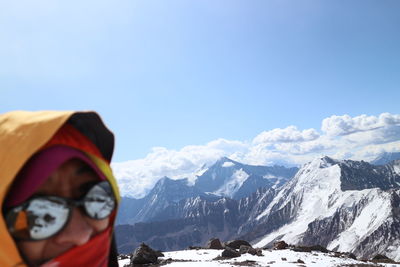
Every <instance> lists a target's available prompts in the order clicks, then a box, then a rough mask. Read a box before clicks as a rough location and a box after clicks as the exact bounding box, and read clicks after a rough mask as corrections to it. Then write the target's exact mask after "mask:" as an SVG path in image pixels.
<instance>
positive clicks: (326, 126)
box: [321, 113, 400, 136]
mask: <svg viewBox="0 0 400 267" xmlns="http://www.w3.org/2000/svg"><path fill="white" fill-rule="evenodd" d="M394 125H400V115H398V114H395V115H392V114H390V113H382V114H381V115H379V116H378V117H376V116H367V115H361V116H357V117H354V118H352V117H350V116H349V115H343V116H336V115H333V116H331V117H329V118H326V119H324V120H323V121H322V127H321V129H322V131H324V132H326V134H327V135H330V136H343V135H348V134H352V133H356V132H364V131H371V130H375V129H379V128H382V127H385V126H394Z"/></svg>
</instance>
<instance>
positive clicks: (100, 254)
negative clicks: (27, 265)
mask: <svg viewBox="0 0 400 267" xmlns="http://www.w3.org/2000/svg"><path fill="white" fill-rule="evenodd" d="M111 232H112V227H108V228H107V229H106V230H105V231H104V232H101V233H100V234H98V235H96V236H95V237H93V238H92V239H91V240H90V241H89V242H87V243H85V244H84V245H82V246H78V247H75V248H72V249H70V250H69V251H67V252H66V253H64V254H62V255H60V256H58V257H56V258H55V259H53V260H51V261H49V262H47V263H45V264H43V265H41V267H78V266H93V267H107V266H108V255H109V251H110V243H111V242H110V239H111V238H110V236H111Z"/></svg>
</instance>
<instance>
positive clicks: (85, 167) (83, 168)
mask: <svg viewBox="0 0 400 267" xmlns="http://www.w3.org/2000/svg"><path fill="white" fill-rule="evenodd" d="M88 172H91V173H94V174H96V172H95V171H94V170H93V168H92V167H90V166H89V165H87V164H82V165H81V166H79V168H78V169H77V170H76V172H75V174H84V173H88Z"/></svg>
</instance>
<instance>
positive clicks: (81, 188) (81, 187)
mask: <svg viewBox="0 0 400 267" xmlns="http://www.w3.org/2000/svg"><path fill="white" fill-rule="evenodd" d="M98 182H99V181H89V182H86V183H83V184H81V185H79V187H78V190H79V191H80V192H81V193H82V194H85V193H86V192H87V191H89V190H90V188H92V187H93V186H94V185H95V184H97V183H98Z"/></svg>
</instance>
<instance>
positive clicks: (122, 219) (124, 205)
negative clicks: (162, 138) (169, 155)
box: [117, 158, 298, 224]
mask: <svg viewBox="0 0 400 267" xmlns="http://www.w3.org/2000/svg"><path fill="white" fill-rule="evenodd" d="M297 170H298V169H297V168H285V167H281V166H273V167H267V166H251V165H245V164H241V163H239V162H235V161H233V160H230V159H228V158H221V159H220V160H219V161H217V162H216V163H215V164H213V165H212V166H211V167H210V168H208V169H206V168H204V169H203V170H202V171H201V173H200V176H198V177H197V180H196V183H195V184H194V185H188V180H187V179H180V180H173V179H170V178H168V177H164V178H162V179H160V180H159V181H158V182H157V183H156V185H155V186H154V188H153V189H152V190H151V191H150V192H149V194H148V195H146V196H145V197H144V198H142V199H132V198H127V197H123V198H122V201H121V207H120V212H119V214H118V217H117V224H133V223H136V222H149V221H154V220H162V219H164V220H165V219H166V218H168V219H178V218H185V216H184V215H183V214H184V211H183V209H188V208H189V207H190V206H185V207H184V208H183V207H182V205H181V204H179V202H180V201H181V200H185V199H189V198H193V197H198V196H200V197H201V199H203V200H209V201H216V200H218V199H220V198H222V197H229V198H232V197H233V198H234V199H239V198H241V197H244V196H248V195H251V194H252V193H253V192H255V191H256V190H257V189H258V188H261V187H268V188H276V187H278V186H281V185H282V184H283V183H285V182H286V181H287V180H289V179H291V178H292V177H293V176H294V174H295V172H296V171H297ZM179 216H182V217H179Z"/></svg>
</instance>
